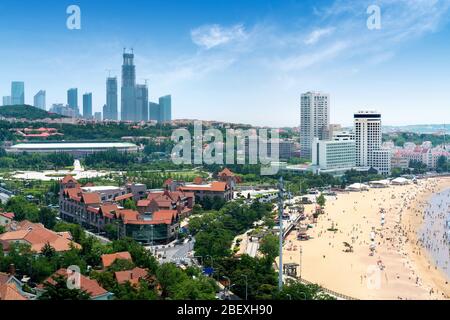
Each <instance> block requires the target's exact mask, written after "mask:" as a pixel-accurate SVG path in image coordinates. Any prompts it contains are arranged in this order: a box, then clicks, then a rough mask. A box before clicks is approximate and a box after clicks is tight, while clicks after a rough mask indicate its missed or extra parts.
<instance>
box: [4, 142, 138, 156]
mask: <svg viewBox="0 0 450 320" xmlns="http://www.w3.org/2000/svg"><path fill="white" fill-rule="evenodd" d="M108 150H117V151H118V152H128V153H132V152H137V151H138V146H137V145H135V144H132V143H128V142H61V143H60V142H55V143H19V144H16V145H13V146H11V147H9V148H7V149H6V152H8V153H23V152H28V153H69V154H72V155H74V156H80V157H82V156H86V155H88V154H93V153H96V152H104V151H108Z"/></svg>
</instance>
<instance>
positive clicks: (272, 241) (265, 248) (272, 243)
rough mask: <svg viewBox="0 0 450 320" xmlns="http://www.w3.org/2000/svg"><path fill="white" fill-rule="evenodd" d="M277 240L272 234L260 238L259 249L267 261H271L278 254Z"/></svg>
mask: <svg viewBox="0 0 450 320" xmlns="http://www.w3.org/2000/svg"><path fill="white" fill-rule="evenodd" d="M278 241H279V240H278V237H277V236H275V235H273V234H268V235H266V236H265V237H264V238H263V239H262V240H261V244H260V246H259V251H261V253H262V254H264V255H265V256H266V258H267V260H268V261H269V263H272V262H273V260H274V259H275V258H276V257H278V255H279V254H280V248H279V242H278Z"/></svg>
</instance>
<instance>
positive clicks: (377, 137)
mask: <svg viewBox="0 0 450 320" xmlns="http://www.w3.org/2000/svg"><path fill="white" fill-rule="evenodd" d="M354 121H355V128H354V131H355V142H356V165H357V166H358V167H365V168H374V169H376V170H377V171H378V172H379V173H380V174H383V175H390V174H391V157H392V151H391V150H387V149H382V147H381V144H382V131H381V114H380V113H379V112H376V111H373V110H370V111H358V112H356V113H355V114H354Z"/></svg>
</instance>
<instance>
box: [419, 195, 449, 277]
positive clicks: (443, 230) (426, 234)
mask: <svg viewBox="0 0 450 320" xmlns="http://www.w3.org/2000/svg"><path fill="white" fill-rule="evenodd" d="M419 241H420V242H421V244H422V245H423V246H424V247H425V248H426V250H427V251H428V253H429V254H430V256H431V258H432V261H433V263H434V265H435V266H437V267H438V268H440V269H441V270H443V271H444V273H445V274H446V275H447V277H448V278H449V279H450V189H446V190H444V191H442V192H439V193H436V194H434V195H433V196H432V197H431V199H430V201H429V202H428V204H427V206H426V207H425V211H424V223H423V225H422V227H421V228H420V230H419Z"/></svg>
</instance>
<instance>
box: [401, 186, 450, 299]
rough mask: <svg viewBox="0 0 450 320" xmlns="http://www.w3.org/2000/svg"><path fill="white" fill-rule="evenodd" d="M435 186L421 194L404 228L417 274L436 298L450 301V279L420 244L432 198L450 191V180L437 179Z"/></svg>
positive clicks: (407, 216)
mask: <svg viewBox="0 0 450 320" xmlns="http://www.w3.org/2000/svg"><path fill="white" fill-rule="evenodd" d="M435 180H437V181H435V185H434V186H433V187H432V190H429V191H428V192H425V193H423V194H421V195H420V196H419V197H418V198H417V200H416V206H415V208H411V209H410V210H409V214H407V215H406V221H405V222H404V227H405V228H407V229H408V237H410V241H408V243H407V249H408V251H409V253H410V260H411V262H412V263H413V264H414V265H415V267H416V270H417V273H418V274H420V275H421V277H422V278H423V279H426V280H425V281H424V282H426V283H427V284H428V286H430V287H431V288H433V291H435V292H434V293H435V297H436V295H437V297H436V298H441V299H450V285H449V282H450V279H449V278H448V276H447V275H446V274H445V272H444V271H443V270H442V269H440V268H438V267H437V266H436V264H435V262H434V261H433V257H432V255H431V253H430V252H429V251H428V250H427V248H425V247H424V246H423V245H422V244H420V243H419V236H418V233H419V230H420V228H422V227H423V226H424V223H425V219H424V211H425V208H426V207H427V206H428V205H429V203H430V202H431V200H432V198H433V197H435V196H436V195H437V194H439V193H441V192H443V191H446V190H448V189H450V178H448V177H443V178H440V179H435Z"/></svg>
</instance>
